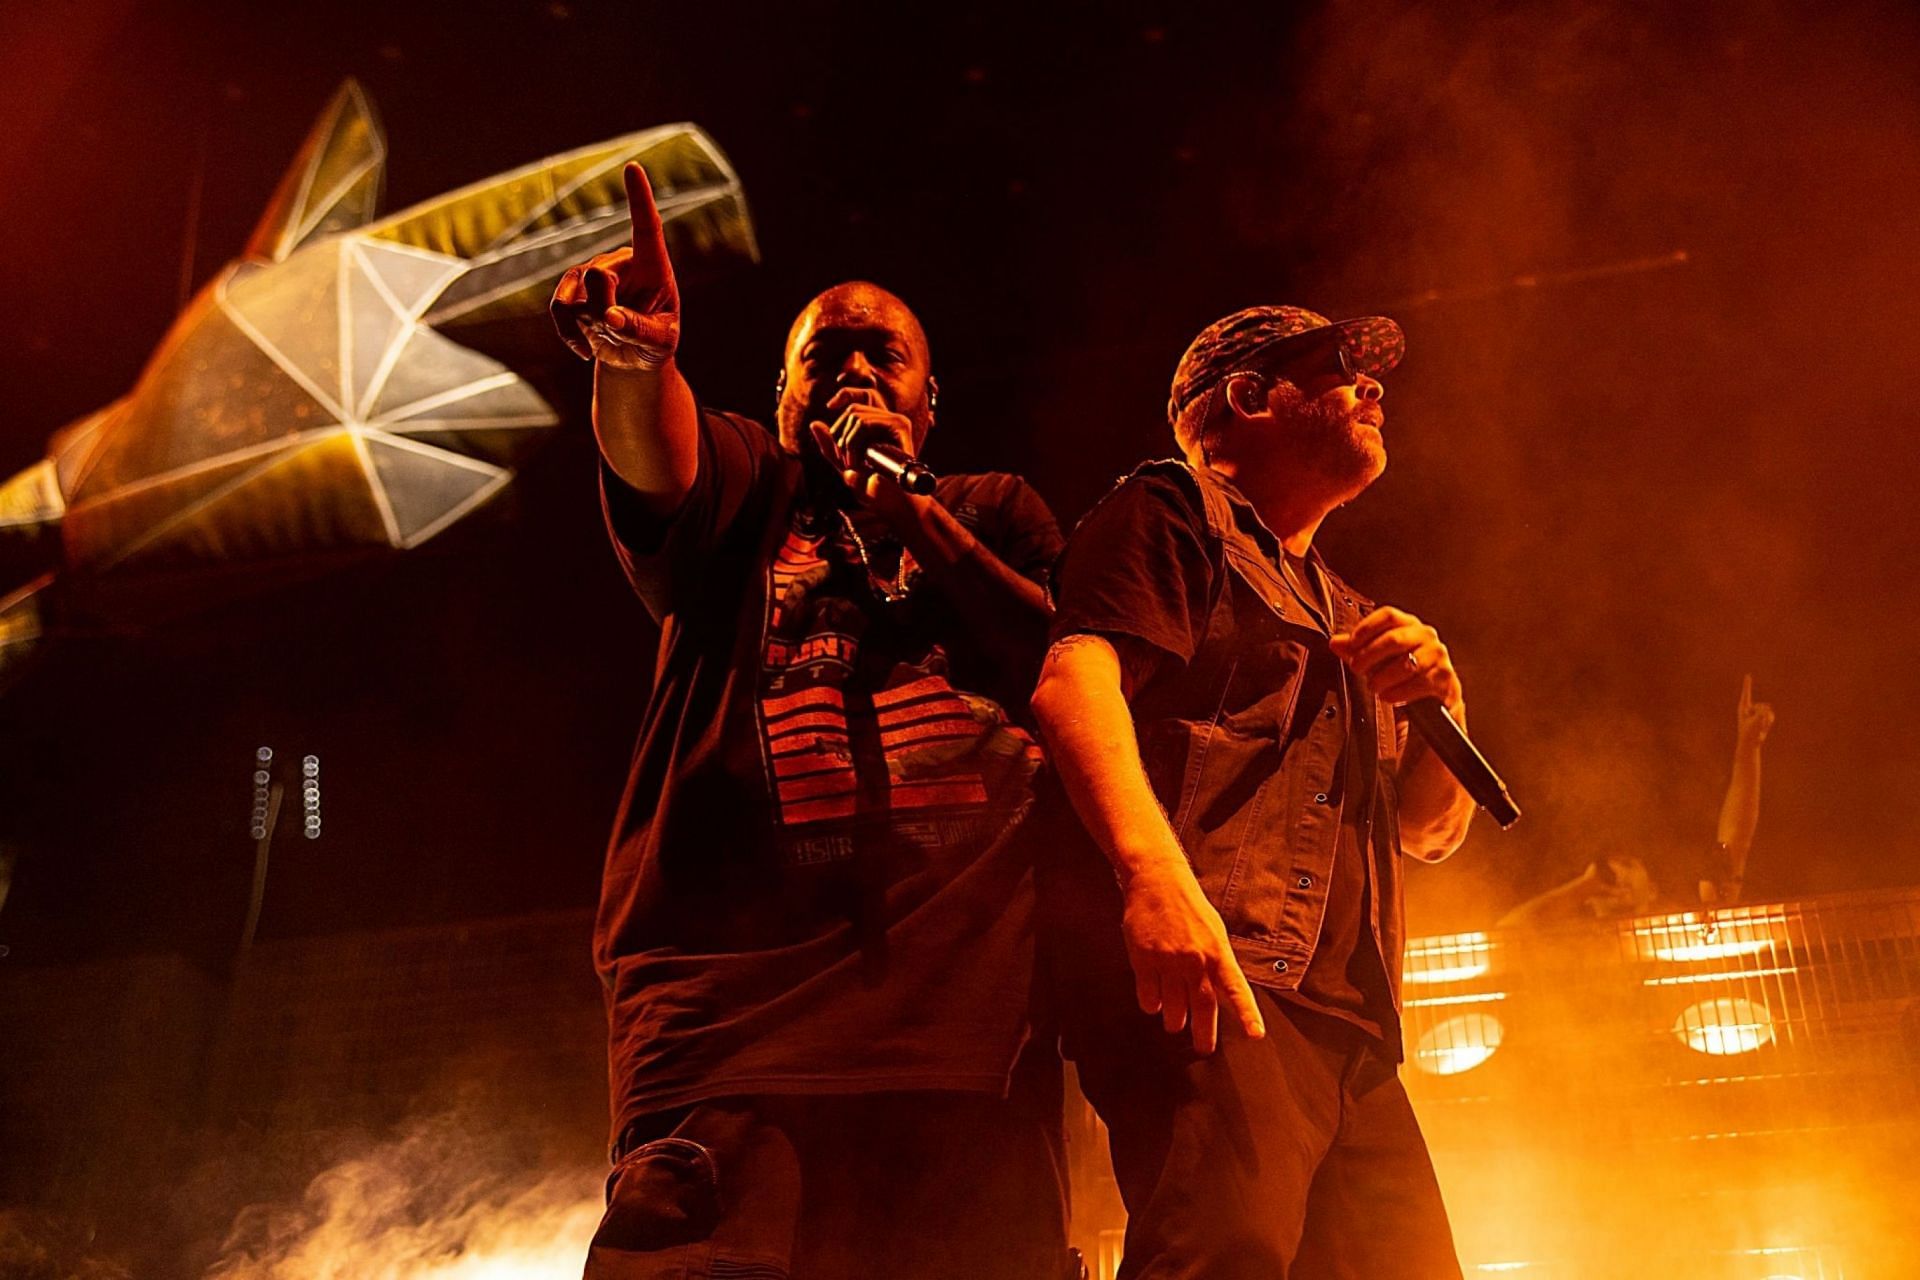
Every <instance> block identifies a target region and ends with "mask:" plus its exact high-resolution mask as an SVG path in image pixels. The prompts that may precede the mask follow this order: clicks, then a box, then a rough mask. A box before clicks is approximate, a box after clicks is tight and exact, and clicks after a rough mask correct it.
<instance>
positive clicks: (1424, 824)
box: [1399, 707, 1474, 862]
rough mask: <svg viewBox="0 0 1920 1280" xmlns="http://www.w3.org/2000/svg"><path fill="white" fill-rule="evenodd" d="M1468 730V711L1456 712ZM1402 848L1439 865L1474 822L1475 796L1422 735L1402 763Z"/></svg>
mask: <svg viewBox="0 0 1920 1280" xmlns="http://www.w3.org/2000/svg"><path fill="white" fill-rule="evenodd" d="M1453 716H1454V719H1455V720H1456V721H1458V722H1459V723H1460V726H1461V727H1462V728H1463V729H1464V728H1465V727H1466V715H1465V708H1464V707H1461V708H1459V709H1457V710H1454V711H1453ZM1399 783H1400V786H1399V796H1400V814H1399V817H1400V847H1401V848H1403V849H1404V850H1406V852H1407V853H1409V854H1410V855H1412V856H1413V857H1416V858H1419V859H1421V860H1422V861H1426V862H1438V861H1440V860H1441V859H1442V858H1445V857H1447V856H1448V855H1450V854H1451V853H1453V851H1454V850H1456V849H1458V848H1459V847H1460V844H1461V842H1462V841H1464V840H1465V839H1466V838H1467V827H1468V824H1470V823H1471V822H1472V821H1473V808H1474V805H1473V797H1472V796H1470V795H1468V794H1467V792H1466V789H1465V788H1464V787H1462V786H1461V785H1460V784H1459V782H1458V781H1456V780H1455V779H1454V776H1453V775H1452V774H1451V773H1449V772H1447V767H1446V765H1444V764H1442V763H1441V762H1440V757H1439V756H1437V755H1435V754H1434V753H1433V749H1432V748H1431V747H1429V746H1428V745H1427V743H1426V739H1424V738H1422V737H1421V736H1420V735H1419V734H1417V733H1415V734H1410V735H1409V736H1408V739H1407V750H1406V754H1405V755H1404V756H1403V757H1402V758H1401V761H1400V775H1399Z"/></svg>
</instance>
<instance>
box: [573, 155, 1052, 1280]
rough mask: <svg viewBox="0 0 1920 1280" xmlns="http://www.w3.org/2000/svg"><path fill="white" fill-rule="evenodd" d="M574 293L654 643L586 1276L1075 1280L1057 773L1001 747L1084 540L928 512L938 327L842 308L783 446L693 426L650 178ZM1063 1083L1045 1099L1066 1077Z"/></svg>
mask: <svg viewBox="0 0 1920 1280" xmlns="http://www.w3.org/2000/svg"><path fill="white" fill-rule="evenodd" d="M627 187H628V199H629V203H630V204H631V206H632V214H633V244H632V247H631V248H629V249H622V250H619V251H617V252H615V253H611V254H604V255H601V256H600V257H597V258H595V259H593V260H592V261H591V262H589V263H586V264H584V265H582V266H580V267H576V268H574V269H573V270H571V271H569V272H568V273H567V274H566V276H565V277H563V279H562V281H561V284H560V286H559V288H558V290H557V291H556V293H555V296H554V308H553V309H554V316H555V320H556V322H557V324H558V325H559V328H560V331H561V334H562V336H563V337H564V338H566V339H567V341H568V343H569V344H570V345H571V346H573V348H574V349H575V350H576V351H577V352H579V353H580V354H581V355H584V356H588V357H590V358H592V359H593V360H594V378H595V386H594V428H595V432H596V435H597V436H598V439H599V443H600V451H601V472H600V480H601V498H602V503H603V505H604V508H605V512H606V519H607V527H608V530H609V533H610V534H611V537H612V540H613V544H614V549H615V551H616V553H617V555H618V557H619V559H620V563H621V566H622V568H623V569H624V570H625V572H626V574H627V577H628V579H629V580H630V581H631V582H632V584H633V587H634V590H635V591H636V592H637V593H638V594H639V595H640V597H641V599H642V600H643V601H644V602H645V604H646V606H647V608H648V610H649V612H651V613H652V614H653V616H654V617H655V619H656V620H657V621H658V622H659V623H660V627H661V634H660V642H659V651H658V655H657V658H656V661H655V664H654V686H653V693H652V697H651V699H650V701H649V703H648V706H647V711H646V717H645V722H644V725H643V727H642V730H641V736H640V743H639V746H638V747H637V748H636V750H635V753H634V760H633V765H632V772H631V775H630V778H629V781H628V785H627V790H626V794H625V796H624V798H623V799H622V801H621V805H620V811H619V815H618V817H617V819H616V823H615V829H614V834H613V839H612V843H611V846H610V848H609V850H608V855H607V865H606V875H605V881H604V884H603V888H602V893H601V903H600V914H599V919H598V922H597V925H596V928H595V959H596V962H597V964H598V967H599V970H600V973H601V976H602V979H603V981H604V982H605V984H606V988H607V1006H608V1020H609V1028H610V1033H611V1048H610V1055H609V1065H610V1074H611V1078H612V1090H613V1116H614V1135H615V1142H614V1160H615V1167H614V1171H613V1176H612V1178H611V1179H610V1181H609V1187H608V1208H607V1214H606V1217H605V1219H604V1220H603V1221H602V1223H601V1227H600V1230H599V1232H598V1233H597V1234H596V1236H595V1238H594V1241H593V1245H592V1248H591V1252H590V1255H589V1260H588V1263H587V1275H588V1277H589V1280H648V1278H652V1277H665V1276H672V1277H676V1278H679V1277H704V1276H762V1275H765V1276H783V1277H792V1278H793V1280H804V1278H805V1277H822V1278H834V1280H838V1278H841V1277H850V1276H869V1275H872V1276H879V1275H914V1276H929V1277H954V1280H960V1278H961V1277H966V1278H967V1280H980V1278H986V1280H997V1278H1000V1277H1005V1278H1006V1280H1014V1278H1016V1277H1019V1278H1021V1280H1027V1278H1034V1280H1039V1278H1042V1277H1044V1278H1045V1280H1055V1278H1056V1277H1058V1276H1059V1275H1060V1274H1062V1271H1063V1268H1064V1266H1065V1265H1066V1261H1067V1256H1068V1255H1067V1251H1066V1244H1065V1229H1064V1197H1063V1193H1062V1188H1061V1184H1060V1177H1059V1155H1060V1152H1059V1147H1058V1142H1057V1137H1058V1108H1059V1098H1058V1088H1059V1078H1058V1063H1057V1060H1055V1059H1053V1058H1052V1057H1051V1051H1050V1050H1048V1051H1046V1052H1044V1053H1043V1052H1037V1051H1036V1052H1032V1053H1027V1054H1025V1055H1024V1056H1023V1054H1022V1049H1023V1046H1024V1044H1025V1041H1026V1038H1027V1035H1028V1028H1027V1023H1026V1015H1027V1008H1028V986H1029V973H1030V969H1031V958H1032V957H1031V919H1032V900H1031V878H1030V876H1029V875H1028V870H1027V867H1026V865H1024V864H1023V862H1022V861H1021V859H1020V857H1019V855H1018V853H1017V851H1016V850H1015V849H1014V847H1013V844H1012V841H1011V839H1010V837H1011V835H1012V833H1013V831H1014V828H1015V827H1016V825H1017V824H1018V823H1019V822H1020V820H1021V819H1022V817H1023V815H1024V814H1025V812H1026V810H1027V808H1028V805H1029V802H1030V797H1031V787H1030V783H1031V780H1032V778H1033V776H1034V774H1035V771H1036V769H1037V768H1038V766H1039V762H1040V753H1039V749H1038V747H1037V745H1036V744H1035V742H1034V740H1033V739H1032V737H1031V736H1030V735H1029V734H1028V733H1027V732H1026V731H1024V730H1023V729H1022V728H1020V727H1019V725H1017V724H1016V723H1014V722H1013V721H1012V719H1011V718H1010V717H1009V715H1008V713H1007V708H1009V707H1012V708H1019V707H1020V706H1021V705H1022V701H1023V699H1024V698H1025V695H1026V692H1027V690H1028V689H1029V688H1030V687H1031V681H1032V678H1033V674H1034V669H1035V668H1036V667H1037V665H1038V660H1039V656H1040V652H1041V650H1042V649H1043V648H1044V645H1045V632H1046V624H1047V618H1048V612H1049V610H1048V604H1047V596H1046V575H1047V570H1048V567H1049V566H1050V565H1051V562H1052V560H1053V559H1054V557H1055V555H1056V554H1057V552H1058V550H1059V546H1060V538H1059V533H1058V530H1057V529H1056V527H1055V525H1054V522H1053V518H1052V516H1051V514H1050V513H1049V512H1048V511H1047V508H1046V505H1045V504H1044V503H1043V502H1042V501H1041V500H1040V498H1039V496H1038V495H1037V494H1035V493H1034V491H1033V490H1032V489H1031V488H1029V487H1028V486H1027V485H1026V484H1025V483H1024V482H1023V481H1021V480H1020V479H1018V478H1017V477H1014V476H1009V475H972V476H944V477H942V478H941V479H940V481H939V482H938V488H937V490H936V492H935V493H934V494H933V495H932V496H914V495H910V494H908V493H907V492H905V491H904V489H902V488H901V487H900V486H899V485H897V484H896V483H895V482H894V481H892V480H890V479H887V478H883V477H882V476H880V475H878V474H875V473H874V472H873V471H872V470H871V469H870V467H869V465H868V462H867V460H866V454H867V450H868V448H869V446H875V445H884V446H886V447H888V448H890V449H893V450H895V451H897V453H898V454H900V455H905V456H906V457H908V458H911V457H913V456H915V455H917V454H918V453H919V451H920V448H921V446H922V445H923V444H924V442H925V440H926V436H927V433H928V431H929V430H930V429H931V427H932V425H933V412H934V401H935V390H936V389H935V385H934V381H933V378H932V377H931V376H930V373H929V361H928V352H927V342H926V336H925V334H924V333H923V332H922V331H921V328H920V324H919V321H918V320H917V319H915V317H914V315H913V313H912V312H911V311H909V310H908V309H907V308H906V306H905V304H903V303H902V302H901V301H900V300H899V299H898V298H896V297H894V296H893V295H892V294H890V293H887V292H886V291H885V290H883V289H880V288H878V287H876V286H874V285H870V284H860V283H855V284H846V285H840V286H837V287H835V288H833V289H829V290H828V291H827V292H825V293H823V294H821V295H820V296H819V297H818V298H815V299H814V300H813V301H812V302H811V303H809V304H808V306H807V308H806V309H805V310H804V311H802V312H801V314H800V316H799V318H798V319H797V320H796V321H795V322H794V326H793V329H792V332H791V333H790V334H789V337H788V341H787V350H786V358H785V365H784V369H783V372H782V375H781V383H780V392H779V404H778V414H777V417H778V423H777V426H778V437H777V438H776V437H775V436H774V435H772V434H770V433H769V432H767V431H766V430H765V429H764V428H762V427H761V426H760V425H759V424H757V423H754V422H751V421H748V420H747V419H745V418H741V417H738V416H736V415H732V414H724V413H717V412H714V411H711V410H706V409H703V408H701V407H700V406H698V405H697V404H696V402H695V400H694V397H693V393H692V391H691V389H690V388H689V387H688V386H687V383H686V380H685V379H684V378H683V377H682V376H681V375H680V373H679V372H678V370H677V369H676V367H675V364H674V353H675V350H676V348H677V346H678V343H679V333H680V309H679V297H678V293H677V290H676V287H675V284H674V277H673V269H672V265H671V263H670V262H669V260H668V257H667V251H666V246H665V243H664V241H663V239H662V236H661V230H660V220H659V215H658V212H657V210H656V208H655V206H654V204H653V199H652V194H651V192H650V191H649V189H648V187H647V184H646V179H645V176H644V174H643V173H642V172H641V171H640V169H639V168H638V167H637V166H632V165H629V166H628V168H627ZM1049 1065H1051V1066H1052V1068H1053V1070H1052V1073H1051V1077H1049V1073H1048V1067H1049Z"/></svg>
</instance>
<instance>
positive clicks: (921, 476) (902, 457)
mask: <svg viewBox="0 0 1920 1280" xmlns="http://www.w3.org/2000/svg"><path fill="white" fill-rule="evenodd" d="M865 457H866V460H867V469H868V470H870V471H878V472H879V473H880V474H881V475H883V476H886V477H887V478H889V479H890V480H892V481H893V482H894V483H895V484H897V485H899V486H900V487H901V488H902V489H905V490H906V491H907V492H908V493H917V494H920V495H921V496H922V497H929V498H930V497H932V496H933V490H934V486H935V485H936V484H938V483H939V479H938V477H936V476H935V475H934V474H933V472H931V471H929V470H928V469H927V464H926V463H924V462H922V461H920V460H919V459H918V458H913V457H909V456H907V455H906V454H905V453H902V452H901V451H900V450H899V449H896V448H895V447H894V446H892V445H890V444H870V445H868V446H867V451H866V454H865Z"/></svg>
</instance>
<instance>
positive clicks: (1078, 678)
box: [1033, 636, 1192, 885]
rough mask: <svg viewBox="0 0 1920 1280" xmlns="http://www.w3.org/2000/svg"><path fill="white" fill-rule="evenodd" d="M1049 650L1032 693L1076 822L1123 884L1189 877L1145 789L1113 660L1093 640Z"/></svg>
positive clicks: (1174, 840) (1180, 853) (1116, 661)
mask: <svg viewBox="0 0 1920 1280" xmlns="http://www.w3.org/2000/svg"><path fill="white" fill-rule="evenodd" d="M1075 639H1077V640H1080V641H1081V643H1078V644H1075V643H1073V642H1071V641H1070V642H1067V643H1064V644H1061V645H1056V646H1055V647H1054V649H1053V651H1052V652H1051V653H1049V654H1048V655H1047V664H1046V668H1045V670H1044V671H1043V672H1042V673H1041V677H1040V683H1039V685H1038V687H1037V688H1036V689H1035V690H1034V694H1033V712H1034V717H1035V719H1036V721H1037V722H1038V724H1039V727H1040V733H1041V736H1042V737H1043V738H1045V740H1046V743H1047V747H1048V752H1049V759H1050V760H1051V761H1052V763H1053V766H1054V769H1055V771H1056V772H1057V773H1058V774H1059V777H1060V782H1061V785H1062V786H1063V787H1064V788H1065V790H1066V793H1067V797H1068V799H1070V800H1071V801H1072V802H1073V808H1074V811H1075V812H1076V813H1077V814H1079V816H1080V821H1081V823H1082V824H1083V825H1084V826H1085V827H1086V829H1087V831H1088V833H1089V834H1091V835H1092V836H1093V838H1094V841H1095V843H1096V844H1098V845H1099V846H1100V850H1101V852H1102V853H1104V854H1106V856H1107V859H1108V861H1110V862H1112V863H1113V868H1114V873H1115V874H1116V875H1117V876H1118V877H1119V879H1120V882H1121V883H1122V884H1123V885H1124V884H1127V883H1130V882H1131V881H1132V880H1133V879H1134V878H1135V877H1137V876H1140V875H1142V874H1155V873H1160V874H1167V873H1171V874H1175V875H1185V876H1189V877H1190V876H1191V875H1192V870H1191V868H1190V867H1189V865H1188V863H1187V858H1186V854H1185V853H1184V852H1183V851H1182V850H1181V848H1180V841H1179V839H1178V838H1177V837H1176V836H1175V835H1174V833H1173V828H1172V826H1171V825H1170V824H1169V823H1168V821H1167V816H1166V813H1165V811H1164V810H1163V809H1161V807H1160V802H1159V800H1158V798H1157V797H1155V795H1154V793H1153V788H1152V786H1150V785H1149V784H1148V782H1147V775H1146V769H1145V767H1144V766H1143V765H1142V763H1141V760H1140V751H1139V747H1138V745H1137V743H1136V741H1135V737H1134V726H1133V714H1132V712H1131V711H1130V710H1129V708H1128V706H1127V701H1126V697H1125V695H1124V694H1123V693H1122V685H1121V671H1120V661H1119V658H1118V656H1117V655H1116V654H1115V653H1114V650H1113V648H1112V647H1111V646H1110V645H1108V644H1107V643H1106V642H1105V641H1103V640H1100V639H1098V638H1097V637H1092V636H1087V637H1076V638H1075Z"/></svg>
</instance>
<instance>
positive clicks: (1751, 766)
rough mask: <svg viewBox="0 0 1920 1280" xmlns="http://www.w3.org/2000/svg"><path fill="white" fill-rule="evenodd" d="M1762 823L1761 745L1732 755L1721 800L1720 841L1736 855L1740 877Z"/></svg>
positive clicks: (1735, 861) (1735, 872) (1736, 871)
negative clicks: (1731, 772) (1725, 789)
mask: <svg viewBox="0 0 1920 1280" xmlns="http://www.w3.org/2000/svg"><path fill="white" fill-rule="evenodd" d="M1759 826H1760V748H1759V747H1758V746H1753V747H1743V748H1741V749H1740V751H1739V752H1738V753H1736V754H1735V756H1734V758H1733V777H1732V779H1731V780H1730V781H1729V782H1728V783H1727V795H1726V799H1725V800H1723V801H1721V803H1720V828H1719V833H1718V834H1719V841H1720V843H1721V844H1724V845H1725V846H1727V849H1728V850H1729V851H1730V852H1731V853H1732V855H1733V867H1732V871H1733V874H1734V876H1735V877H1736V878H1737V877H1739V876H1741V875H1743V874H1744V873H1745V871H1746V865H1747V852H1748V850H1750V849H1752V848H1753V834H1754V832H1755V831H1756V830H1758V829H1759Z"/></svg>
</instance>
